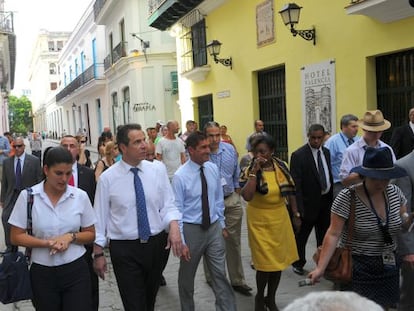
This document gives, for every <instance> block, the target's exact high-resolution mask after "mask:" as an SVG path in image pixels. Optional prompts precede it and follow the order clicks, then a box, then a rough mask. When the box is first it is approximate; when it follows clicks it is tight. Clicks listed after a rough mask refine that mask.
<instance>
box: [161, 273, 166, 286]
mask: <svg viewBox="0 0 414 311" xmlns="http://www.w3.org/2000/svg"><path fill="white" fill-rule="evenodd" d="M166 285H167V281H166V280H165V277H164V276H163V275H161V282H160V286H166Z"/></svg>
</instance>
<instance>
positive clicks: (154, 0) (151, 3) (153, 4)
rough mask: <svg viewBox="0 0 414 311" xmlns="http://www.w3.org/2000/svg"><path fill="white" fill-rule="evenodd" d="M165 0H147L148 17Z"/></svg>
mask: <svg viewBox="0 0 414 311" xmlns="http://www.w3.org/2000/svg"><path fill="white" fill-rule="evenodd" d="M165 1H167V0H148V16H151V14H152V13H154V12H155V11H156V10H158V8H159V7H160V6H161V5H162V4H163V3H164V2H165Z"/></svg>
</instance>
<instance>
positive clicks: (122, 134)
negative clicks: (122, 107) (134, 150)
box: [116, 123, 142, 150]
mask: <svg viewBox="0 0 414 311" xmlns="http://www.w3.org/2000/svg"><path fill="white" fill-rule="evenodd" d="M133 130H138V131H142V128H141V125H139V124H137V123H130V124H125V125H120V126H118V128H117V133H116V142H117V143H118V145H120V144H123V145H125V146H128V144H129V137H128V134H129V132H130V131H133ZM119 150H121V149H119Z"/></svg>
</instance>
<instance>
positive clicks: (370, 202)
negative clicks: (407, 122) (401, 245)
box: [309, 147, 412, 309]
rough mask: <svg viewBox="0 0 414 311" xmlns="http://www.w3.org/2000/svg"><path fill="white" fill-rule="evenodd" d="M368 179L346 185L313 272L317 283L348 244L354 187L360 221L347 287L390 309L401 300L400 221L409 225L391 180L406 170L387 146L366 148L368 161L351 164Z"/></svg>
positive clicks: (357, 221) (355, 230)
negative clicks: (396, 254) (332, 260)
mask: <svg viewBox="0 0 414 311" xmlns="http://www.w3.org/2000/svg"><path fill="white" fill-rule="evenodd" d="M352 172H355V173H358V174H360V175H361V177H362V179H363V182H362V183H361V184H358V185H356V186H354V187H353V189H352V190H351V189H348V188H346V189H344V190H342V191H341V192H340V193H339V194H338V196H337V197H336V199H335V201H334V203H333V204H332V208H331V225H330V227H329V229H328V231H327V233H326V235H325V239H324V241H323V246H322V253H321V259H320V260H319V262H318V266H317V267H316V269H315V270H314V271H312V272H311V273H310V274H309V277H310V278H311V280H312V282H317V281H318V280H319V279H320V278H321V276H322V275H323V273H324V271H325V269H326V266H327V264H328V262H329V260H330V258H331V256H332V254H333V252H334V250H335V247H336V246H337V242H338V241H339V244H340V245H341V246H344V245H345V244H346V239H347V220H348V218H349V214H350V208H351V191H353V190H355V221H354V226H353V238H352V241H351V243H352V259H353V272H352V283H351V284H349V285H345V286H343V289H347V290H352V291H355V292H357V293H358V294H360V295H362V296H365V297H367V298H369V299H371V300H373V301H375V302H377V303H378V304H380V305H381V306H383V307H384V308H385V309H387V308H389V307H390V306H393V305H395V304H396V303H397V302H398V300H399V264H398V260H397V258H396V256H395V251H396V235H397V233H398V232H399V231H400V229H401V225H403V224H404V225H405V226H407V225H409V223H411V218H412V217H410V216H409V215H408V214H407V212H406V210H407V209H406V203H407V200H406V198H405V197H404V195H403V193H402V191H401V190H400V188H398V187H397V186H396V185H394V184H390V183H389V182H390V179H393V178H399V177H403V176H405V175H407V173H406V171H405V170H404V169H402V168H400V167H398V166H395V165H394V163H393V157H392V154H391V150H390V149H389V148H388V147H383V148H367V150H366V152H365V155H364V160H363V164H362V165H361V166H357V167H355V168H353V169H352Z"/></svg>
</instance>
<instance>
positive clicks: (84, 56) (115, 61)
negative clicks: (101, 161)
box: [39, 0, 181, 145]
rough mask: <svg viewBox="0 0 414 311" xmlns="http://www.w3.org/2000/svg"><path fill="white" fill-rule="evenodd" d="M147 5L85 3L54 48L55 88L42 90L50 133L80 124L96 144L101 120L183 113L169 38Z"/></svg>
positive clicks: (147, 123) (150, 121)
mask: <svg viewBox="0 0 414 311" xmlns="http://www.w3.org/2000/svg"><path fill="white" fill-rule="evenodd" d="M147 13H148V2H147V1H146V0H138V1H137V0H123V1H116V0H113V1H111V0H106V1H104V0H97V1H94V2H92V3H91V4H90V5H89V7H88V8H87V9H86V11H85V12H84V14H83V16H82V18H81V19H80V21H79V22H78V24H77V26H76V28H75V29H74V30H73V32H72V34H71V36H70V38H69V39H68V41H67V44H65V46H64V48H63V50H62V51H61V52H60V54H59V59H58V70H59V83H58V90H57V92H56V96H55V98H47V97H45V100H47V105H46V107H45V114H46V120H47V121H46V124H47V131H48V132H49V133H50V132H51V133H56V136H57V137H60V136H62V134H65V133H66V134H72V135H76V134H78V133H79V132H85V131H86V133H87V136H88V138H89V143H90V144H92V145H96V144H97V141H98V138H99V136H100V134H101V132H102V131H103V130H104V128H106V127H109V128H110V129H111V130H112V132H113V133H116V128H117V127H118V126H119V125H122V124H126V123H132V122H133V123H139V124H141V126H142V127H143V128H146V127H151V126H154V125H155V123H156V121H157V120H163V121H167V120H170V119H172V120H180V119H181V115H180V110H179V108H178V105H177V100H178V94H177V93H178V84H177V83H178V82H177V70H176V68H177V67H176V53H175V39H174V38H173V37H171V36H170V35H169V34H168V32H161V31H159V30H156V29H154V28H151V27H149V26H148V25H147ZM43 81H44V80H43ZM39 83H41V81H39Z"/></svg>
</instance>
